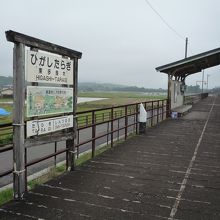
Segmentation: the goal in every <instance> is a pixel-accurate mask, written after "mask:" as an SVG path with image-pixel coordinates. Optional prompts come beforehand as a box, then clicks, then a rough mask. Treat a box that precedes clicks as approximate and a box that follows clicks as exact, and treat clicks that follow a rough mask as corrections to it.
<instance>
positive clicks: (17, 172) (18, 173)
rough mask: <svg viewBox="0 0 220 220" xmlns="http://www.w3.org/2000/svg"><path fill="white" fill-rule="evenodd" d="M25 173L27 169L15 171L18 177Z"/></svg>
mask: <svg viewBox="0 0 220 220" xmlns="http://www.w3.org/2000/svg"><path fill="white" fill-rule="evenodd" d="M23 172H25V169H24V170H14V171H13V173H14V174H16V175H18V176H19V175H21V174H22V173H23Z"/></svg>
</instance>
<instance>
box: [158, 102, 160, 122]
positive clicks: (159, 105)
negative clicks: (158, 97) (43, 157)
mask: <svg viewBox="0 0 220 220" xmlns="http://www.w3.org/2000/svg"><path fill="white" fill-rule="evenodd" d="M159 107H160V101H157V124H158V123H159V113H160V112H159V109H160V108H159Z"/></svg>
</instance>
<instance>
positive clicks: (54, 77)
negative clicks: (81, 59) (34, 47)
mask: <svg viewBox="0 0 220 220" xmlns="http://www.w3.org/2000/svg"><path fill="white" fill-rule="evenodd" d="M26 75H27V81H29V82H42V83H57V84H69V85H72V84H73V61H72V60H70V59H68V58H62V57H58V56H53V55H51V54H46V53H42V52H35V51H27V74H26Z"/></svg>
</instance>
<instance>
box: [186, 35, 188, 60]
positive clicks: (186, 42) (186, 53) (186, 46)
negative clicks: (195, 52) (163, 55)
mask: <svg viewBox="0 0 220 220" xmlns="http://www.w3.org/2000/svg"><path fill="white" fill-rule="evenodd" d="M187 50H188V37H186V44H185V58H187Z"/></svg>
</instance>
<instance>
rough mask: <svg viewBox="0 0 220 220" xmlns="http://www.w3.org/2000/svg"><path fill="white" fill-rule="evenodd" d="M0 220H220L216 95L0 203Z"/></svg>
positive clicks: (219, 135) (219, 120) (219, 104)
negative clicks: (17, 198) (20, 196)
mask: <svg viewBox="0 0 220 220" xmlns="http://www.w3.org/2000/svg"><path fill="white" fill-rule="evenodd" d="M201 112H203V113H202V116H201V114H200V113H201ZM190 115H191V116H190ZM189 116H190V117H189ZM0 219H7V220H8V219H22V220H23V219H65V220H67V219H76V220H78V219H79V220H81V219H93V220H104V219H110V220H121V219H122V220H123V219H126V220H146V219H149V220H162V219H170V220H171V219H187V220H189V219H192V220H197V219H198V220H201V219H204V220H209V219H210V220H211V219H212V220H217V219H218V220H219V219H220V97H217V98H215V97H209V98H207V99H205V100H203V101H201V102H199V103H197V104H196V105H194V106H193V108H192V111H191V112H190V113H189V114H188V115H187V116H184V117H182V118H179V119H177V120H172V119H168V120H166V121H164V122H162V123H161V124H159V125H157V126H155V127H153V128H151V129H148V130H147V133H146V134H145V135H141V136H136V137H134V138H131V139H129V140H128V141H126V142H124V143H122V144H120V145H118V146H117V147H114V148H113V149H110V150H109V151H106V152H105V153H103V154H102V155H100V156H99V157H97V158H95V159H94V160H91V161H89V162H87V163H86V164H84V165H83V166H82V167H79V168H78V169H77V170H76V171H74V172H71V173H65V174H64V175H62V176H59V177H58V178H56V179H54V180H51V181H49V182H47V183H46V184H43V185H41V186H38V187H37V188H36V189H34V190H33V191H31V192H29V193H27V194H26V195H25V199H24V200H23V201H18V202H16V201H11V202H9V203H7V204H5V205H4V206H2V207H0Z"/></svg>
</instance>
